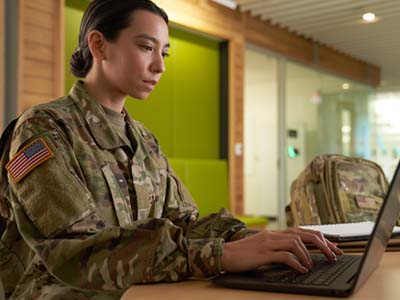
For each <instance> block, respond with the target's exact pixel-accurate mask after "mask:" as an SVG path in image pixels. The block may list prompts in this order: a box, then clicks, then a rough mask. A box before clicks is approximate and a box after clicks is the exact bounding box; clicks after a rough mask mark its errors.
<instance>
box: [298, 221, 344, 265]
mask: <svg viewBox="0 0 400 300" xmlns="http://www.w3.org/2000/svg"><path fill="white" fill-rule="evenodd" d="M292 232H296V233H297V234H298V235H299V236H300V237H301V239H302V240H303V241H304V242H308V243H311V244H312V245H314V246H316V247H317V248H318V249H319V250H320V251H321V252H322V253H323V254H324V255H325V256H326V258H327V259H329V260H330V261H336V260H337V258H336V254H335V253H334V252H333V251H332V250H331V248H330V247H329V246H328V240H327V239H325V238H324V236H323V234H322V233H321V232H320V231H315V230H309V229H302V228H293V230H292Z"/></svg>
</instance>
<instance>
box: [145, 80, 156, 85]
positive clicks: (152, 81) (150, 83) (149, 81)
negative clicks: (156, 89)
mask: <svg viewBox="0 0 400 300" xmlns="http://www.w3.org/2000/svg"><path fill="white" fill-rule="evenodd" d="M143 81H144V83H146V84H149V85H152V86H155V85H156V84H157V81H156V80H143Z"/></svg>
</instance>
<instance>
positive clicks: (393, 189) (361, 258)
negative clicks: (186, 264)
mask: <svg viewBox="0 0 400 300" xmlns="http://www.w3.org/2000/svg"><path fill="white" fill-rule="evenodd" d="M399 213H400V162H399V164H398V165H397V168H396V172H395V175H394V176H393V179H392V182H391V183H390V186H389V189H388V192H387V194H386V197H385V199H384V201H383V203H382V206H381V208H380V211H379V214H378V217H377V219H376V221H375V225H374V229H373V231H372V234H371V236H370V238H369V241H368V244H367V247H366V249H365V252H364V254H363V255H349V254H344V255H341V256H338V261H337V262H335V263H330V262H328V261H327V260H326V258H325V256H324V255H322V254H311V257H312V259H313V262H314V267H313V269H312V270H311V271H310V272H308V273H306V274H301V273H298V272H296V271H294V270H293V269H290V268H289V267H287V266H285V265H278V264H276V265H275V264H272V265H268V266H263V267H260V268H258V269H255V270H252V271H248V272H242V273H225V274H222V275H220V276H218V277H216V278H214V279H213V282H214V283H215V284H217V285H221V286H225V287H229V288H237V289H251V290H264V291H271V292H283V293H295V294H310V295H321V296H333V297H347V296H350V295H351V294H352V293H354V292H355V291H357V290H358V289H359V288H360V286H361V285H362V284H363V283H364V282H365V281H366V280H367V278H368V277H369V275H371V273H372V272H373V271H374V270H375V269H376V267H377V266H378V265H379V262H380V260H381V258H382V256H383V254H384V252H385V250H386V246H387V244H388V241H389V239H390V237H391V234H392V230H393V227H394V225H395V223H396V219H397V217H398V216H399Z"/></svg>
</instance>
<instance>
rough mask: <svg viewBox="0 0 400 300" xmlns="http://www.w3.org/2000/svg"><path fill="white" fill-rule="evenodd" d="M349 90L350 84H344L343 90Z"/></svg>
mask: <svg viewBox="0 0 400 300" xmlns="http://www.w3.org/2000/svg"><path fill="white" fill-rule="evenodd" d="M349 88H350V83H347V82H345V83H343V84H342V89H344V90H348V89H349Z"/></svg>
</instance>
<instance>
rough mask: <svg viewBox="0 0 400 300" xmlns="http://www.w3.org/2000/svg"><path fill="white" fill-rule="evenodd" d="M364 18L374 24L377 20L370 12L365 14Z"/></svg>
mask: <svg viewBox="0 0 400 300" xmlns="http://www.w3.org/2000/svg"><path fill="white" fill-rule="evenodd" d="M362 18H363V20H364V21H366V22H372V21H374V20H375V14H374V13H371V12H368V13H365V14H363V16H362Z"/></svg>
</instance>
